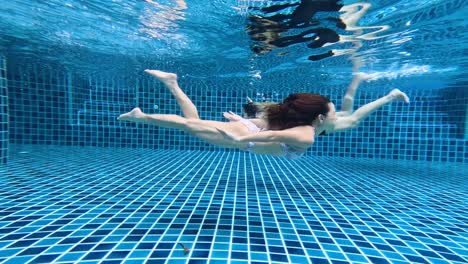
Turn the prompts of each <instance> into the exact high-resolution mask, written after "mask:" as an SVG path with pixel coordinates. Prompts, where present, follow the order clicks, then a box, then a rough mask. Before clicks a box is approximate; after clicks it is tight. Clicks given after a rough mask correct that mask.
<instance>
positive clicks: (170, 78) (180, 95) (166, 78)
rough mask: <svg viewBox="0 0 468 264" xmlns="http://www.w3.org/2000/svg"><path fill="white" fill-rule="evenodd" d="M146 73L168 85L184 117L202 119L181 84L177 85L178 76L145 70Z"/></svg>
mask: <svg viewBox="0 0 468 264" xmlns="http://www.w3.org/2000/svg"><path fill="white" fill-rule="evenodd" d="M145 72H146V73H148V74H149V75H152V76H154V77H156V78H157V79H158V80H160V81H161V82H162V83H164V85H166V87H167V88H168V89H169V91H171V93H172V95H174V97H175V99H176V101H177V104H178V105H179V107H180V109H181V110H182V113H183V115H184V117H186V118H193V119H200V116H199V115H198V110H197V107H195V105H194V104H193V103H192V101H191V100H190V98H188V96H187V95H186V94H185V93H184V91H182V89H180V87H179V84H178V83H177V75H176V74H174V73H169V72H163V71H158V70H145Z"/></svg>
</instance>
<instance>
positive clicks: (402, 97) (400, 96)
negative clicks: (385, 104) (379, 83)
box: [389, 89, 409, 104]
mask: <svg viewBox="0 0 468 264" xmlns="http://www.w3.org/2000/svg"><path fill="white" fill-rule="evenodd" d="M389 95H390V96H391V97H392V99H393V100H398V101H404V102H405V103H407V104H409V97H408V96H407V95H406V94H405V93H404V92H402V91H400V90H398V89H393V90H392V91H391V92H390V93H389Z"/></svg>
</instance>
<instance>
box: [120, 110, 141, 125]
mask: <svg viewBox="0 0 468 264" xmlns="http://www.w3.org/2000/svg"><path fill="white" fill-rule="evenodd" d="M144 116H145V114H144V113H143V112H142V111H141V109H140V108H138V107H135V108H133V110H132V111H130V112H128V113H125V114H122V115H120V116H119V117H117V120H121V121H131V122H138V121H140V120H141V119H142V118H143V117H144Z"/></svg>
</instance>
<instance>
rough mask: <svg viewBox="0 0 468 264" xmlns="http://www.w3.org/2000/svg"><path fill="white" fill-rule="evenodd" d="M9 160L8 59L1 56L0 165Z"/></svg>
mask: <svg viewBox="0 0 468 264" xmlns="http://www.w3.org/2000/svg"><path fill="white" fill-rule="evenodd" d="M7 158H8V88H7V76H6V59H5V57H3V56H2V55H1V54H0V164H3V163H6V161H7Z"/></svg>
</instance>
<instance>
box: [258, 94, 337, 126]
mask: <svg viewBox="0 0 468 264" xmlns="http://www.w3.org/2000/svg"><path fill="white" fill-rule="evenodd" d="M329 103H330V99H328V97H325V96H322V95H319V94H311V93H294V94H290V95H289V96H288V97H286V99H284V101H283V102H282V103H277V104H270V105H268V106H266V108H265V114H266V118H267V120H268V126H269V129H271V130H283V129H287V128H291V127H296V126H305V125H309V126H310V125H311V124H312V122H313V121H314V120H315V119H316V118H317V117H318V116H319V115H321V114H322V115H326V114H327V113H328V111H330V107H329V105H328V104H329Z"/></svg>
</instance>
